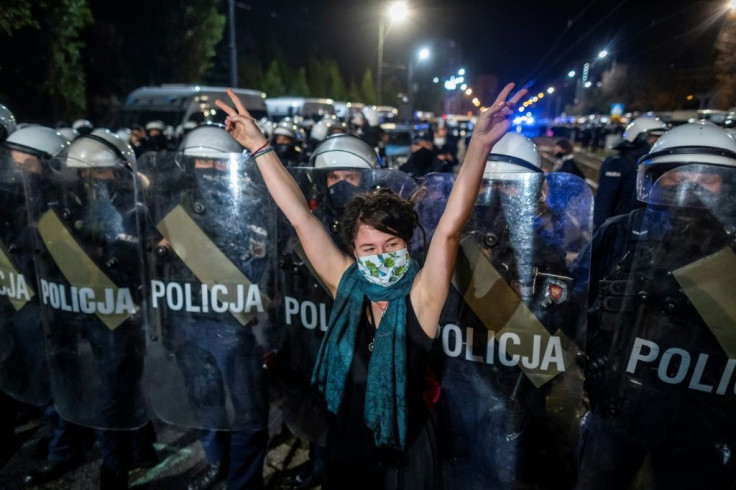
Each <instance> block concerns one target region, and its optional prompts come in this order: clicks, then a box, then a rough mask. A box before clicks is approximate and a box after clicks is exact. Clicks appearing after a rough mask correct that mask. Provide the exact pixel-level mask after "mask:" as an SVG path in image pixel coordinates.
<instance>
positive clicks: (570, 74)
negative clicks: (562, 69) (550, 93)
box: [567, 70, 575, 78]
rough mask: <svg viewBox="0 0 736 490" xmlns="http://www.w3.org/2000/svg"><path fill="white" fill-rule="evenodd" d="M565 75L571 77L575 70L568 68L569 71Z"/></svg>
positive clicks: (573, 75)
mask: <svg viewBox="0 0 736 490" xmlns="http://www.w3.org/2000/svg"><path fill="white" fill-rule="evenodd" d="M567 76H568V77H569V78H573V77H575V70H570V71H569V72H567Z"/></svg>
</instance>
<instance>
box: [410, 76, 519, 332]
mask: <svg viewBox="0 0 736 490" xmlns="http://www.w3.org/2000/svg"><path fill="white" fill-rule="evenodd" d="M513 89H514V84H513V83H510V84H508V85H506V87H504V89H503V90H502V91H501V93H500V94H499V95H498V98H497V99H496V101H495V102H494V103H493V105H492V106H491V107H490V108H489V109H487V110H486V111H484V112H482V113H481V114H480V116H479V118H478V123H477V124H476V126H475V129H474V130H473V136H472V138H471V139H470V144H469V145H468V151H467V153H466V155H465V160H464V161H463V163H462V166H461V167H460V172H459V173H458V175H457V178H456V179H455V184H454V185H453V187H452V191H451V192H450V197H449V198H448V200H447V206H446V207H445V210H444V212H443V213H442V217H441V218H440V221H439V223H438V224H437V228H436V229H435V231H434V235H433V237H432V241H431V243H430V244H429V250H428V251H427V259H426V261H425V262H424V266H423V267H422V270H421V271H420V272H419V274H418V275H417V278H416V280H415V283H414V284H415V286H414V288H413V289H412V292H411V295H412V303H413V304H414V305H415V307H416V308H415V310H416V312H417V318H418V320H419V323H420V324H421V325H422V328H423V329H424V331H425V332H426V333H427V334H428V335H430V336H433V335H435V334H436V330H437V324H438V323H439V318H440V313H441V312H442V307H443V306H444V304H445V301H446V299H447V294H448V292H449V290H450V281H451V280H452V272H453V269H454V268H455V260H456V258H457V250H458V246H459V244H460V234H461V232H462V230H463V228H464V227H465V223H466V222H467V221H468V218H469V217H470V213H471V211H472V210H473V205H474V203H475V200H476V198H477V196H478V191H479V190H480V184H481V180H482V178H483V170H484V169H485V165H486V160H487V158H488V154H489V153H490V152H491V148H492V147H493V145H495V144H496V143H497V142H498V140H500V139H501V137H502V136H503V135H504V134H506V131H508V129H509V127H510V122H509V120H508V116H510V115H511V114H512V113H513V109H514V106H515V105H516V103H517V102H518V101H519V99H521V98H522V97H523V96H524V95H525V94H526V89H522V90H520V91H519V92H518V93H517V94H516V95H514V97H513V98H512V99H511V100H510V101H507V100H506V99H507V98H508V96H509V94H511V91H512V90H513Z"/></svg>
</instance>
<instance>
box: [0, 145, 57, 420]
mask: <svg viewBox="0 0 736 490" xmlns="http://www.w3.org/2000/svg"><path fill="white" fill-rule="evenodd" d="M24 169H25V175H26V179H25V180H26V181H27V182H28V186H29V187H30V188H31V189H35V188H36V187H38V184H39V181H40V175H41V174H40V171H41V161H40V160H39V159H38V158H36V157H33V156H31V155H29V154H26V153H23V152H20V151H10V150H0V388H1V389H2V390H3V391H5V392H6V393H8V394H9V395H11V396H12V397H14V398H16V399H18V400H20V401H22V402H25V403H29V404H31V405H39V406H40V405H45V404H47V403H48V402H49V401H50V399H51V395H50V389H49V377H48V368H47V364H46V345H45V337H44V333H43V327H42V325H41V310H40V309H39V302H38V286H37V284H36V270H35V267H34V265H33V256H34V250H35V248H36V243H35V240H34V228H33V227H31V226H29V222H28V209H27V207H26V199H25V190H24V178H23V176H24Z"/></svg>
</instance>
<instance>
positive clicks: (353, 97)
mask: <svg viewBox="0 0 736 490" xmlns="http://www.w3.org/2000/svg"><path fill="white" fill-rule="evenodd" d="M347 100H349V101H351V102H362V100H363V96H362V95H361V93H360V89H359V88H358V85H357V84H356V83H355V80H353V79H351V80H350V85H349V87H348V94H347Z"/></svg>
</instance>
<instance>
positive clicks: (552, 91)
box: [547, 87, 555, 94]
mask: <svg viewBox="0 0 736 490" xmlns="http://www.w3.org/2000/svg"><path fill="white" fill-rule="evenodd" d="M547 93H548V94H553V93H555V88H554V87H550V88H548V89H547Z"/></svg>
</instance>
